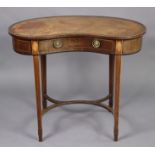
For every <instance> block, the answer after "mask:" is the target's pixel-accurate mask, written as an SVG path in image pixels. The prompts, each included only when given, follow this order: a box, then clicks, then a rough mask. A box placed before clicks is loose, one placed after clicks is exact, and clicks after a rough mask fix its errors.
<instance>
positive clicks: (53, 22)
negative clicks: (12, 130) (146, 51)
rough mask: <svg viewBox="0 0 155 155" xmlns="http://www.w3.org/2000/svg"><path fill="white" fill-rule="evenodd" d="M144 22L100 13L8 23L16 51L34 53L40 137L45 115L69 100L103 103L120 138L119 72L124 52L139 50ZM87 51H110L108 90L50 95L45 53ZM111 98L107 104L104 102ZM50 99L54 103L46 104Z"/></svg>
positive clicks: (84, 102)
mask: <svg viewBox="0 0 155 155" xmlns="http://www.w3.org/2000/svg"><path fill="white" fill-rule="evenodd" d="M144 33H145V26H144V25H143V24H141V23H138V22H136V21H132V20H127V19H122V18H114V17H104V16H103V17H101V16H60V17H44V18H35V19H30V20H24V21H21V22H18V23H15V24H13V25H11V26H10V27H9V34H10V35H11V36H12V41H13V48H14V50H15V51H16V52H17V53H20V54H25V55H32V56H33V64H34V79H35V92H36V109H37V119H38V135H39V141H42V115H43V114H44V113H46V112H48V111H49V110H50V109H53V108H55V107H58V106H62V105H66V104H76V103H79V104H91V105H96V106H100V107H103V108H105V109H107V110H108V111H109V112H111V113H112V114H113V116H114V141H117V140H118V123H119V100H120V73H121V59H122V55H127V54H134V53H137V52H138V51H140V49H141V46H142V37H143V34H144ZM73 51H79V52H80V51H83V52H84V51H86V52H96V53H100V54H108V55H109V93H108V95H107V96H106V97H104V98H101V99H96V100H70V101H59V100H56V99H53V98H51V97H50V96H48V95H47V89H46V86H47V83H46V55H47V54H53V53H59V52H73ZM106 100H108V104H105V103H103V102H104V101H106ZM47 101H50V102H52V103H53V104H52V105H49V106H48V105H47Z"/></svg>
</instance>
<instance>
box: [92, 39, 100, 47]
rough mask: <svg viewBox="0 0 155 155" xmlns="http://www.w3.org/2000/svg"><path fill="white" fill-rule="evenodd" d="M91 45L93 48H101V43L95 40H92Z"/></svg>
mask: <svg viewBox="0 0 155 155" xmlns="http://www.w3.org/2000/svg"><path fill="white" fill-rule="evenodd" d="M92 45H93V47H94V48H99V47H100V46H101V43H100V41H99V40H97V39H95V40H93V42H92Z"/></svg>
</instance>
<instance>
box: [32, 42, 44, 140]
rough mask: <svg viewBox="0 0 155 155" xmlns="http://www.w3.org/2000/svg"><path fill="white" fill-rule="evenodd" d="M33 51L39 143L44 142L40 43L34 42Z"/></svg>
mask: <svg viewBox="0 0 155 155" xmlns="http://www.w3.org/2000/svg"><path fill="white" fill-rule="evenodd" d="M32 51H33V54H34V55H33V64H34V80H35V92H36V108H37V119H38V136H39V141H42V111H41V110H42V109H41V94H40V91H41V89H40V64H39V55H36V54H37V53H38V43H37V42H36V41H33V42H32Z"/></svg>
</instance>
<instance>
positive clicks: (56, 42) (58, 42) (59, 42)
mask: <svg viewBox="0 0 155 155" xmlns="http://www.w3.org/2000/svg"><path fill="white" fill-rule="evenodd" d="M62 45H63V43H62V40H60V39H57V40H54V41H53V47H54V48H61V47H62Z"/></svg>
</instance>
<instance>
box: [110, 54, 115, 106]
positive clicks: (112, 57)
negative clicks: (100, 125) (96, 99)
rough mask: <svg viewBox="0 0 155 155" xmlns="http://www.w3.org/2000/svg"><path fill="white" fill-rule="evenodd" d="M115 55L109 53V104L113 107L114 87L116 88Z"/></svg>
mask: <svg viewBox="0 0 155 155" xmlns="http://www.w3.org/2000/svg"><path fill="white" fill-rule="evenodd" d="M113 77H114V55H109V106H110V107H111V108H112V107H113V89H114V80H113Z"/></svg>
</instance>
